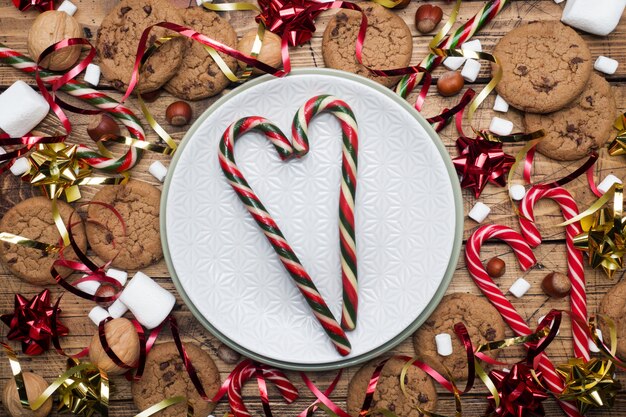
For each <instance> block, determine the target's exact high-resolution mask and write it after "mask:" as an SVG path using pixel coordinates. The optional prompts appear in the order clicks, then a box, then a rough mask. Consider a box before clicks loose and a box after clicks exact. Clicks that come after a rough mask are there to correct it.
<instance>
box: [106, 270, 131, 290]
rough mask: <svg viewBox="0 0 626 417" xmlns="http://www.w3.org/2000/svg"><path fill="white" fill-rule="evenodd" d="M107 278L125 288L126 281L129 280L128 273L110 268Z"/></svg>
mask: <svg viewBox="0 0 626 417" xmlns="http://www.w3.org/2000/svg"><path fill="white" fill-rule="evenodd" d="M106 274H107V276H109V277H111V278H113V279H114V280H116V281H117V282H119V283H120V285H121V286H122V287H123V286H124V285H126V281H127V280H128V272H126V271H120V270H119V269H115V268H109V269H107V272H106Z"/></svg>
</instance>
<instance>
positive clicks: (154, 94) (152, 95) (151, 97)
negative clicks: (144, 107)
mask: <svg viewBox="0 0 626 417" xmlns="http://www.w3.org/2000/svg"><path fill="white" fill-rule="evenodd" d="M162 91H163V90H161V89H160V88H159V89H157V90H154V91H150V92H149V93H141V99H142V100H143V101H145V102H146V103H152V102H155V101H156V99H157V98H159V96H160V95H161V92H162Z"/></svg>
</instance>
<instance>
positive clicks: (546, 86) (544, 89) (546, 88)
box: [533, 77, 558, 93]
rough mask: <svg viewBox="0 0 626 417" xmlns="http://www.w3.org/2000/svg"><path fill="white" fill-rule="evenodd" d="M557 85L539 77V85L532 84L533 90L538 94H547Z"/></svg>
mask: <svg viewBox="0 0 626 417" xmlns="http://www.w3.org/2000/svg"><path fill="white" fill-rule="evenodd" d="M557 84H558V81H554V80H551V79H549V78H548V77H541V84H539V85H536V84H534V85H533V88H534V89H535V90H536V91H539V92H540V93H549V92H550V91H552V90H553V89H554V87H556V86H557Z"/></svg>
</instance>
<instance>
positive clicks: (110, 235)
mask: <svg viewBox="0 0 626 417" xmlns="http://www.w3.org/2000/svg"><path fill="white" fill-rule="evenodd" d="M115 81H117V82H121V81H119V80H115ZM113 84H115V82H114V83H113ZM104 239H105V240H106V242H107V243H108V244H111V243H113V235H112V234H111V233H110V232H107V234H106V235H105V236H104Z"/></svg>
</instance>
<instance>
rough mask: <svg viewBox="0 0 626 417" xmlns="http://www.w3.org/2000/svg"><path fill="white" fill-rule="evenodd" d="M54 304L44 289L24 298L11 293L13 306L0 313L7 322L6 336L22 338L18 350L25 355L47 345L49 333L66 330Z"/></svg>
mask: <svg viewBox="0 0 626 417" xmlns="http://www.w3.org/2000/svg"><path fill="white" fill-rule="evenodd" d="M56 308H57V307H52V306H51V305H50V290H48V289H46V290H43V291H42V292H40V293H39V294H37V295H36V296H34V297H33V298H31V299H30V300H27V299H26V298H25V297H24V296H22V295H21V294H15V310H14V311H13V313H11V314H4V315H2V316H0V320H2V321H3V322H4V323H5V324H6V325H7V326H9V333H8V334H7V339H9V340H19V341H21V342H22V352H24V353H25V354H26V355H40V354H42V353H44V352H45V351H47V350H48V349H49V348H50V341H51V340H52V337H53V334H55V335H56V337H57V338H58V337H61V336H67V335H68V334H69V330H68V328H67V327H65V326H64V325H63V324H62V323H61V322H60V321H59V320H58V318H57V317H56V314H54V312H55V309H56Z"/></svg>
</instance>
